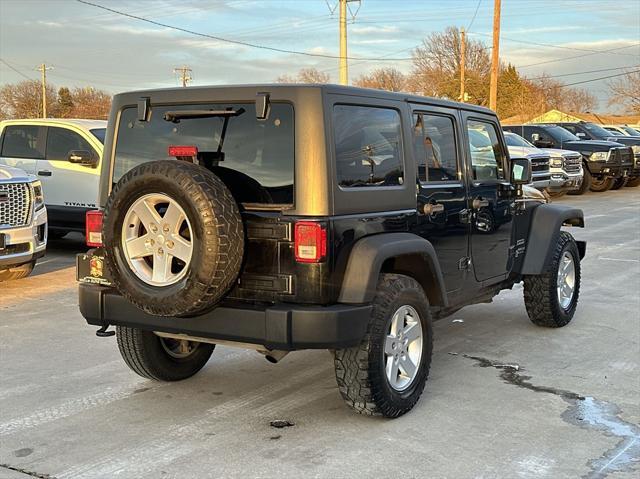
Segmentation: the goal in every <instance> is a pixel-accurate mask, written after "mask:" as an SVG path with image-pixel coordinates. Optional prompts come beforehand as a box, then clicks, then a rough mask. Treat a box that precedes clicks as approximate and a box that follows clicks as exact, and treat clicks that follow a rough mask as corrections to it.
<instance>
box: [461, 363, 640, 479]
mask: <svg viewBox="0 0 640 479" xmlns="http://www.w3.org/2000/svg"><path fill="white" fill-rule="evenodd" d="M449 354H452V355H454V356H457V355H458V353H449ZM460 356H462V357H464V358H467V359H471V360H473V361H475V362H476V363H477V365H478V366H480V367H482V368H494V369H498V370H499V371H500V378H501V379H502V380H503V381H504V382H505V383H507V384H511V385H513V386H517V387H521V388H524V389H528V390H530V391H534V392H537V393H547V394H553V395H556V396H559V397H561V398H562V399H563V400H564V401H565V402H566V403H568V404H569V406H568V407H567V409H566V410H565V411H564V412H563V413H562V415H561V418H562V420H563V421H565V422H567V423H569V424H572V425H575V426H578V427H580V428H582V429H587V430H596V431H599V432H601V433H603V434H605V435H606V436H609V437H618V438H620V440H619V441H618V443H617V444H616V445H615V446H614V447H612V448H611V449H609V450H607V451H605V452H604V453H603V454H602V455H601V456H600V457H599V458H597V459H593V460H590V461H589V462H588V464H587V465H588V466H589V468H590V471H589V472H588V473H587V474H585V475H584V476H583V478H584V479H602V478H605V477H606V476H607V475H609V474H610V473H612V472H626V471H631V470H632V469H634V468H635V467H636V466H638V465H639V464H640V427H639V426H638V425H636V424H633V423H630V422H627V421H625V420H623V419H622V418H621V417H620V414H621V413H622V411H621V410H620V408H619V407H618V406H617V405H615V404H613V403H608V402H606V401H600V400H598V399H595V398H593V397H591V396H582V395H580V394H577V393H574V392H572V391H567V390H565V389H559V388H554V387H550V386H539V385H537V384H533V383H532V382H531V376H527V375H524V374H522V373H521V372H522V371H524V368H523V367H521V366H520V365H519V364H515V363H511V364H509V363H502V362H498V361H493V360H491V359H487V358H482V357H478V356H470V355H467V354H461V355H460Z"/></svg>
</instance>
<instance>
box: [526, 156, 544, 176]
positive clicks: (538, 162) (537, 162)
mask: <svg viewBox="0 0 640 479" xmlns="http://www.w3.org/2000/svg"><path fill="white" fill-rule="evenodd" d="M530 159H531V171H532V172H534V173H542V172H549V157H530Z"/></svg>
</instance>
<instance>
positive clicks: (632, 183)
mask: <svg viewBox="0 0 640 479" xmlns="http://www.w3.org/2000/svg"><path fill="white" fill-rule="evenodd" d="M625 186H626V187H628V188H635V187H636V186H640V176H631V177H629V180H628V181H627V184H626V185H625Z"/></svg>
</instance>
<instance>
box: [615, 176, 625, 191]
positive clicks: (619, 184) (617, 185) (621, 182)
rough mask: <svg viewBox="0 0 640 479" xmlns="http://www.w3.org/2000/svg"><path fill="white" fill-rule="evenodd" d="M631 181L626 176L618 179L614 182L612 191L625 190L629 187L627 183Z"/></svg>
mask: <svg viewBox="0 0 640 479" xmlns="http://www.w3.org/2000/svg"><path fill="white" fill-rule="evenodd" d="M628 181H629V178H628V177H626V176H624V177H620V178H616V179H615V180H614V182H613V185H611V189H612V190H619V189H620V188H624V187H625V186H627V182H628Z"/></svg>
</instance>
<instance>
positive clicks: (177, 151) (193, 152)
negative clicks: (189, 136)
mask: <svg viewBox="0 0 640 479" xmlns="http://www.w3.org/2000/svg"><path fill="white" fill-rule="evenodd" d="M169 156H173V157H175V158H179V157H184V156H186V157H189V158H195V157H197V156H198V147H197V146H179V145H171V146H170V147H169Z"/></svg>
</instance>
